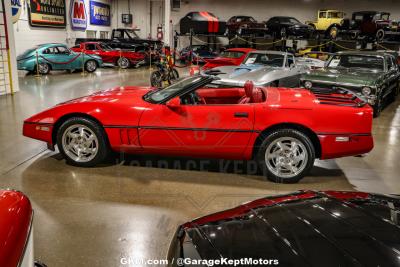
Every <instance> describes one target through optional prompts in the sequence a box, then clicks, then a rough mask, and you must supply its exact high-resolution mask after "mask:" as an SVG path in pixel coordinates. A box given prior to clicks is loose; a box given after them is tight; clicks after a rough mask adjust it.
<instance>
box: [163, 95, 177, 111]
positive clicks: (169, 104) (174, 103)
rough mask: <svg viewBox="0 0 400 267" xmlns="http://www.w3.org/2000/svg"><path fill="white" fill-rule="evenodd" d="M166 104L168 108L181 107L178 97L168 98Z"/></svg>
mask: <svg viewBox="0 0 400 267" xmlns="http://www.w3.org/2000/svg"><path fill="white" fill-rule="evenodd" d="M166 106H167V107H168V108H170V109H175V110H176V109H179V108H180V107H181V100H180V98H179V97H174V98H172V99H170V100H169V101H168V102H167V103H166Z"/></svg>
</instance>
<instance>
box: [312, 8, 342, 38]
mask: <svg viewBox="0 0 400 267" xmlns="http://www.w3.org/2000/svg"><path fill="white" fill-rule="evenodd" d="M345 15H346V14H345V13H344V12H342V11H339V10H331V9H321V10H318V14H317V21H306V24H308V25H310V26H312V27H313V28H314V30H316V31H318V32H324V33H325V34H326V35H328V36H330V37H331V38H336V36H337V34H338V32H339V29H340V27H341V26H342V25H343V23H344V16H345Z"/></svg>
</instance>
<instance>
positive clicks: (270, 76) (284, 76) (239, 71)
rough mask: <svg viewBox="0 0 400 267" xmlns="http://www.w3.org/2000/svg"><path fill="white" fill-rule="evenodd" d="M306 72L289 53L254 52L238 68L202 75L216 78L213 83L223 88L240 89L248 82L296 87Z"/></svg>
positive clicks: (211, 71)
mask: <svg viewBox="0 0 400 267" xmlns="http://www.w3.org/2000/svg"><path fill="white" fill-rule="evenodd" d="M307 70H309V68H308V67H307V66H303V65H300V64H298V63H297V61H296V58H295V57H294V55H293V54H291V53H287V52H280V51H254V52H250V53H249V54H248V55H247V57H246V58H245V59H244V60H243V63H242V64H241V65H239V66H223V67H216V68H213V69H211V70H208V71H205V72H204V73H205V74H210V75H216V76H218V77H219V78H220V79H219V80H216V81H214V82H213V83H215V84H220V85H223V86H240V87H241V86H243V85H244V84H245V82H246V81H248V80H250V81H252V82H253V83H254V85H256V86H281V87H298V86H299V81H300V76H301V74H303V73H305V72H306V71H307Z"/></svg>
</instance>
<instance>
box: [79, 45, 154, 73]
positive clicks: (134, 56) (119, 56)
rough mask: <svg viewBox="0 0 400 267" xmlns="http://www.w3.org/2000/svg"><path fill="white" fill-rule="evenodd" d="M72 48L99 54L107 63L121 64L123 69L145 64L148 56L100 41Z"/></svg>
mask: <svg viewBox="0 0 400 267" xmlns="http://www.w3.org/2000/svg"><path fill="white" fill-rule="evenodd" d="M71 50H73V51H75V52H83V53H85V54H87V55H98V56H100V57H101V59H102V60H103V62H104V64H105V65H106V64H110V65H112V66H119V67H121V68H123V69H126V68H129V67H130V66H138V65H140V64H143V63H144V61H145V57H146V55H145V54H144V53H138V52H134V51H124V50H117V49H113V48H111V47H110V46H108V45H107V44H105V43H100V42H85V43H80V44H79V45H76V46H74V47H72V48H71Z"/></svg>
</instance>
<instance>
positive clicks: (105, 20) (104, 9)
mask: <svg viewBox="0 0 400 267" xmlns="http://www.w3.org/2000/svg"><path fill="white" fill-rule="evenodd" d="M110 13H111V12H110V5H107V4H104V3H100V2H97V1H90V24H92V25H101V26H110V25H111V16H110Z"/></svg>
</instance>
